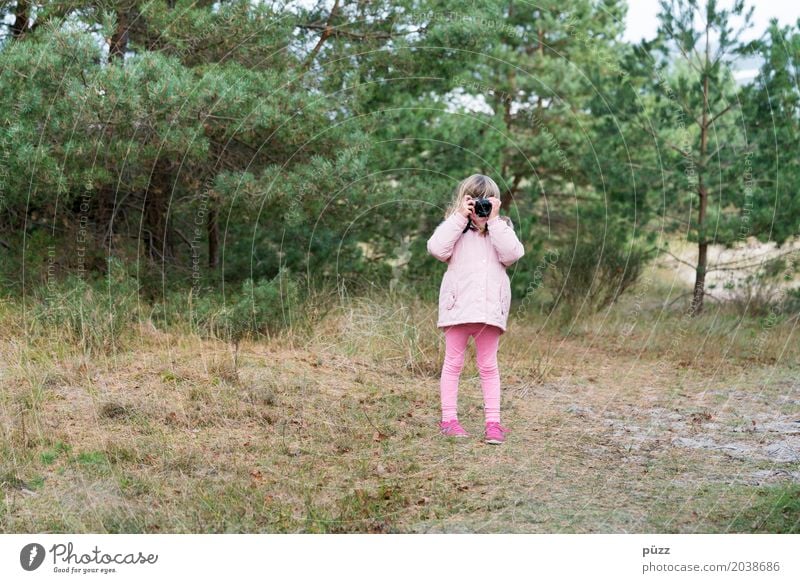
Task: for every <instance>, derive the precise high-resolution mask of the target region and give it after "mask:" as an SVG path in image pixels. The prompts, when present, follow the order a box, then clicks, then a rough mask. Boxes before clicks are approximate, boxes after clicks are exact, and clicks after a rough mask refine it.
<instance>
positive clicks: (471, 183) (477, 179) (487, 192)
mask: <svg viewBox="0 0 800 583" xmlns="http://www.w3.org/2000/svg"><path fill="white" fill-rule="evenodd" d="M465 196H471V197H472V198H489V197H490V196H493V197H495V198H497V199H499V198H500V189H499V188H498V187H497V183H495V181H494V180H492V179H491V178H489V177H488V176H485V175H484V174H473V175H472V176H468V177H467V178H465V179H464V180H462V181H461V182H459V183H458V186H457V187H456V191H455V195H454V196H453V200H452V201H451V202H450V206H449V207H447V209H446V210H445V212H444V218H447V217H449V216H450V215H452V214H453V213H454V212H456V211H457V210H458V209H460V208H461V204H462V202H463V201H464V197H465ZM503 218H504V219H505V220H506V222H507V223H509V224H510V221H509V220H508V219H506V218H505V217H503ZM470 228H472V229H476V228H477V227H475V225H473V224H472V223H471V222H470ZM484 234H485V233H484Z"/></svg>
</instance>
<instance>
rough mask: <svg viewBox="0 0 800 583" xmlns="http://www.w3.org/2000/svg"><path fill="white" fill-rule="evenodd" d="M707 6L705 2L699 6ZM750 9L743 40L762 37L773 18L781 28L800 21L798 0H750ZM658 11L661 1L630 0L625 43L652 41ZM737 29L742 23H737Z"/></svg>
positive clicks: (729, 0)
mask: <svg viewBox="0 0 800 583" xmlns="http://www.w3.org/2000/svg"><path fill="white" fill-rule="evenodd" d="M700 4H701V5H705V3H704V2H701V3H700ZM718 5H719V7H720V8H730V7H731V6H732V5H733V0H719V2H718ZM746 5H747V6H755V11H754V12H753V24H754V26H753V28H751V29H750V30H748V31H747V32H746V33H745V34H743V35H742V38H743V40H751V39H753V38H756V37H757V36H759V35H760V34H761V33H762V32H763V31H764V30H766V28H767V26H768V25H769V20H770V18H773V17H774V18H777V19H778V22H779V23H780V24H781V25H784V26H785V25H792V24H796V23H797V19H798V18H800V2H797V1H796V0H794V1H793V0H756V1H753V0H750V1H749V2H747V3H746ZM658 12H659V3H658V0H628V16H627V19H626V23H625V35H624V38H625V39H626V40H629V41H632V42H639V41H640V40H642V38H643V37H644V38H653V36H655V33H656V29H657V28H658V19H657V18H656V15H657V14H658ZM733 24H734V29H735V27H736V25H737V24H741V21H740V20H739V21H737V20H734V21H733Z"/></svg>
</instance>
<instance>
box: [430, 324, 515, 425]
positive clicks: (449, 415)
mask: <svg viewBox="0 0 800 583" xmlns="http://www.w3.org/2000/svg"><path fill="white" fill-rule="evenodd" d="M502 333H503V331H502V330H501V329H500V328H498V327H497V326H492V325H491V324H483V323H479V324H456V325H455V326H448V327H446V328H445V330H444V338H445V355H444V365H443V366H442V378H441V383H440V389H441V395H442V421H449V420H451V419H458V379H459V378H460V377H461V369H462V368H463V367H464V355H465V353H466V350H467V342H468V341H469V337H470V336H474V337H475V348H476V352H477V360H478V372H479V373H480V377H481V387H482V388H483V411H484V415H485V416H486V421H497V422H499V421H500V371H499V369H498V368H497V345H498V343H499V341H500V335H501V334H502Z"/></svg>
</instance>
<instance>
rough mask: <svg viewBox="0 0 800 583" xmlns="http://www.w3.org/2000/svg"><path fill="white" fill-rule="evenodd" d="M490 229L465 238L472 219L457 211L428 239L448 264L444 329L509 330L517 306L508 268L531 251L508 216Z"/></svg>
mask: <svg viewBox="0 0 800 583" xmlns="http://www.w3.org/2000/svg"><path fill="white" fill-rule="evenodd" d="M486 225H487V227H488V229H489V233H488V234H487V235H485V236H484V235H481V234H480V233H478V232H477V231H474V230H472V229H469V230H467V232H466V233H463V234H462V231H463V230H464V227H466V226H467V217H465V216H464V215H462V214H461V213H458V212H455V213H453V214H452V215H450V216H449V217H448V218H447V219H445V220H444V221H442V222H441V224H439V226H438V227H436V230H435V231H434V233H433V235H431V238H430V239H428V252H429V253H430V254H431V255H433V256H434V257H436V259H438V260H440V261H444V262H446V263H447V271H445V274H444V277H443V278H442V285H441V287H440V288H439V320H438V322H437V323H436V325H437V327H439V328H442V327H444V326H452V325H453V324H465V323H468V322H481V323H486V324H493V325H495V326H498V327H499V328H500V329H501V330H502V331H503V332H505V330H506V322H507V321H508V310H509V308H510V307H511V281H510V280H509V279H508V274H507V273H506V267H508V266H510V265H511V264H512V263H514V262H515V261H516V260H517V259H519V258H520V257H522V256H523V255H524V254H525V250H524V249H523V247H522V243H520V242H519V239H517V235H516V234H515V233H514V228H513V227H512V226H511V222H510V221H509V220H508V219H506V218H505V217H500V216H497V217H495V218H493V219H490V220H489V221H488V222H487V223H486Z"/></svg>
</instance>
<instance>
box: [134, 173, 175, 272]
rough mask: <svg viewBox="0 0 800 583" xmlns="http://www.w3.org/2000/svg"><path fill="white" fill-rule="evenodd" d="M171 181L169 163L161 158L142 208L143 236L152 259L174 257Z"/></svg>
mask: <svg viewBox="0 0 800 583" xmlns="http://www.w3.org/2000/svg"><path fill="white" fill-rule="evenodd" d="M171 182H172V179H171V175H170V173H169V169H168V167H167V164H166V163H165V162H162V161H161V160H159V161H158V162H156V164H155V168H154V169H153V175H152V178H151V179H150V185H149V187H148V189H147V192H146V193H145V199H144V208H143V209H142V210H143V213H144V221H143V222H144V229H143V236H144V238H145V241H146V242H147V250H148V253H149V255H150V257H151V259H161V260H162V261H164V260H166V259H169V258H172V257H173V244H172V232H171V227H170V224H169V215H168V211H169V199H170V194H171V190H172V189H171Z"/></svg>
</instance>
